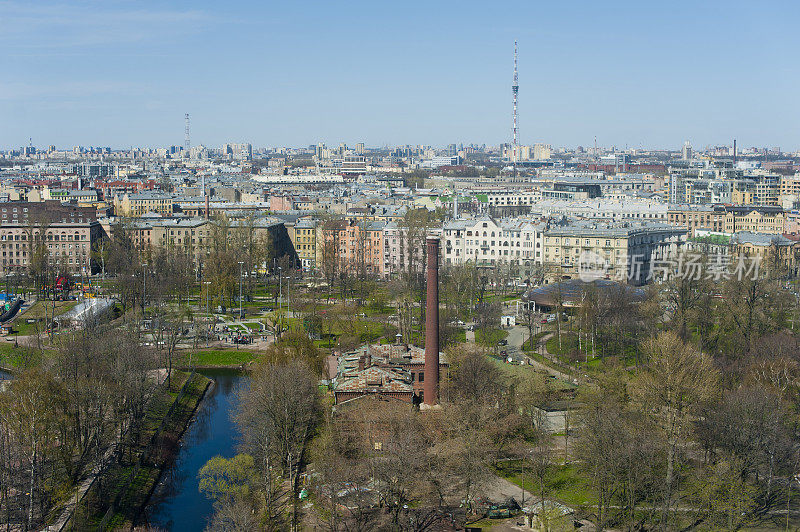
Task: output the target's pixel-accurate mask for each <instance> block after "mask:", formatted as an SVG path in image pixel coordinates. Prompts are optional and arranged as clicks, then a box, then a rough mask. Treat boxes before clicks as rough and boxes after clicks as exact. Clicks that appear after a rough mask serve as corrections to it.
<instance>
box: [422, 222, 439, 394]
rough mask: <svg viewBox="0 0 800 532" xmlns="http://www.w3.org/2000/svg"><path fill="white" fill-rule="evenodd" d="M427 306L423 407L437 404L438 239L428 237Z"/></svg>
mask: <svg viewBox="0 0 800 532" xmlns="http://www.w3.org/2000/svg"><path fill="white" fill-rule="evenodd" d="M426 244H427V251H428V286H427V306H426V307H425V308H426V310H425V385H424V386H423V388H422V389H423V397H422V399H423V403H424V404H423V406H424V407H427V408H431V407H434V406H436V405H438V404H439V238H437V237H433V236H429V237H428V239H427V242H426Z"/></svg>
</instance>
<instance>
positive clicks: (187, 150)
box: [183, 113, 191, 159]
mask: <svg viewBox="0 0 800 532" xmlns="http://www.w3.org/2000/svg"><path fill="white" fill-rule="evenodd" d="M185 119H186V137H185V138H184V141H183V142H184V150H185V152H186V154H185V155H184V157H186V158H187V159H188V158H189V147H190V146H191V145H190V144H189V113H186V115H185Z"/></svg>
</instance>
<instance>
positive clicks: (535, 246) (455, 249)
mask: <svg viewBox="0 0 800 532" xmlns="http://www.w3.org/2000/svg"><path fill="white" fill-rule="evenodd" d="M544 230H545V225H544V224H535V223H533V222H531V221H529V220H525V219H522V218H512V219H508V220H503V221H500V222H498V221H496V220H495V219H494V218H491V217H489V216H482V217H479V218H476V219H466V220H452V221H450V222H447V223H445V224H444V226H443V227H442V240H443V248H442V262H443V264H444V265H459V264H465V263H467V262H471V263H473V264H475V265H476V266H479V267H492V266H495V265H500V264H504V265H507V266H508V267H509V268H510V270H509V271H510V273H511V275H512V276H513V277H517V278H520V279H523V278H530V277H531V276H532V275H534V274H535V269H536V265H541V264H542V262H543V253H542V243H541V236H542V234H543V232H544Z"/></svg>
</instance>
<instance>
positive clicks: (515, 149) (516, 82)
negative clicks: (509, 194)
mask: <svg viewBox="0 0 800 532" xmlns="http://www.w3.org/2000/svg"><path fill="white" fill-rule="evenodd" d="M511 93H512V95H513V100H514V119H513V134H514V145H513V146H512V148H511V149H512V152H511V159H512V163H513V165H514V177H517V158H518V153H519V145H518V144H517V95H518V94H519V79H518V77H517V41H514V83H512V85H511Z"/></svg>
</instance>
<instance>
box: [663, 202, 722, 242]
mask: <svg viewBox="0 0 800 532" xmlns="http://www.w3.org/2000/svg"><path fill="white" fill-rule="evenodd" d="M726 216H727V211H726V210H725V206H724V205H691V204H685V205H670V206H669V208H668V209H667V222H668V223H670V224H671V225H676V226H679V227H684V228H686V231H687V232H688V234H689V236H690V237H691V236H694V235H695V231H696V230H697V229H709V230H711V231H716V232H724V231H725V219H726Z"/></svg>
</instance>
